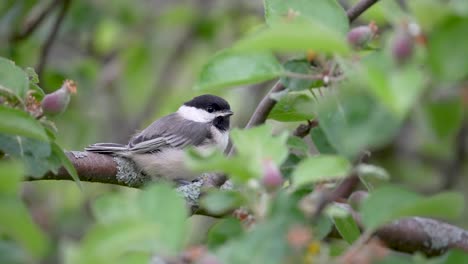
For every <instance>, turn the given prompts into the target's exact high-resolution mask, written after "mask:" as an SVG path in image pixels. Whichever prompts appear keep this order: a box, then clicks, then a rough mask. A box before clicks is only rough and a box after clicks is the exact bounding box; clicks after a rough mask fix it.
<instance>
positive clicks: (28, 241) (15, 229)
mask: <svg viewBox="0 0 468 264" xmlns="http://www.w3.org/2000/svg"><path fill="white" fill-rule="evenodd" d="M0 215H2V217H0V232H1V233H4V234H7V235H8V236H11V237H12V238H13V239H15V240H17V241H18V242H19V243H20V244H21V245H22V246H24V247H25V248H26V249H27V250H28V252H29V253H30V254H31V255H32V256H33V257H34V258H40V257H43V256H44V255H45V254H46V253H47V250H48V248H49V245H50V244H49V240H48V238H47V236H46V235H45V234H44V233H43V232H42V231H41V230H40V229H39V228H38V227H37V226H36V225H35V224H34V222H33V220H32V219H31V217H30V216H29V212H28V210H27V209H26V207H25V206H24V204H23V203H22V202H21V201H20V200H19V199H18V198H17V197H16V196H14V197H3V198H2V199H0Z"/></svg>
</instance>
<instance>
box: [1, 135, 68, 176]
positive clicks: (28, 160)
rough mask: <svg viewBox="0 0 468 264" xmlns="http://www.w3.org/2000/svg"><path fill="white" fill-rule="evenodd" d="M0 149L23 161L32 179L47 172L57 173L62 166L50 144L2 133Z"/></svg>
mask: <svg viewBox="0 0 468 264" xmlns="http://www.w3.org/2000/svg"><path fill="white" fill-rule="evenodd" d="M0 149H1V150H2V151H4V152H5V153H8V154H9V155H11V156H12V157H15V158H17V159H21V160H22V161H23V162H24V163H25V165H26V168H27V174H28V175H29V176H32V177H40V176H42V175H44V173H46V172H47V171H52V172H57V170H58V168H59V167H60V165H61V163H60V160H59V159H58V157H56V156H55V155H51V153H52V152H51V146H50V142H45V141H41V140H37V139H33V138H26V137H19V136H10V135H4V134H1V133H0Z"/></svg>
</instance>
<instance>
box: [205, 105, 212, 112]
mask: <svg viewBox="0 0 468 264" xmlns="http://www.w3.org/2000/svg"><path fill="white" fill-rule="evenodd" d="M206 111H208V113H213V111H214V109H213V107H211V106H208V108H207V109H206Z"/></svg>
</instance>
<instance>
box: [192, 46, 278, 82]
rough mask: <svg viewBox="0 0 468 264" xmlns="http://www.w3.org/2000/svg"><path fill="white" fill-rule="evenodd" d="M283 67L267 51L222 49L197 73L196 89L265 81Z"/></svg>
mask: <svg viewBox="0 0 468 264" xmlns="http://www.w3.org/2000/svg"><path fill="white" fill-rule="evenodd" d="M282 71H283V69H282V66H281V64H280V63H279V62H278V61H277V59H276V58H275V56H273V54H271V53H269V52H247V53H238V52H234V51H231V50H224V51H221V52H220V53H218V54H216V55H215V56H214V57H212V58H211V59H210V60H209V61H208V62H207V63H206V64H205V65H204V66H203V68H202V70H201V73H200V74H199V78H198V82H197V85H196V87H197V89H200V90H206V89H216V88H224V87H229V86H239V85H245V84H252V83H258V82H263V81H267V80H270V79H273V78H276V77H278V76H279V75H280V74H281V73H282Z"/></svg>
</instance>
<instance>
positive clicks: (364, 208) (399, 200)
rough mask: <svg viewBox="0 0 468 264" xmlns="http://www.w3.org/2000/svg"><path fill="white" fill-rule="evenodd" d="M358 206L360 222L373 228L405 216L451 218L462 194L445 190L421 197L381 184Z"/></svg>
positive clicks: (457, 207) (459, 207)
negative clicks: (380, 186)
mask: <svg viewBox="0 0 468 264" xmlns="http://www.w3.org/2000/svg"><path fill="white" fill-rule="evenodd" d="M360 208H361V216H362V221H363V223H364V225H365V226H366V227H367V228H369V229H371V230H373V229H375V228H377V227H379V226H381V225H383V224H385V223H388V222H391V221H393V220H396V219H399V218H402V217H408V216H427V217H437V218H445V219H454V218H456V217H458V216H459V215H460V213H461V211H462V209H463V197H462V195H460V194H457V193H453V192H446V193H440V194H437V195H434V196H432V197H429V198H424V197H421V196H420V195H418V194H415V193H412V192H409V191H406V190H403V189H400V188H397V187H394V186H385V187H382V188H378V189H376V190H375V191H374V192H372V193H371V194H370V196H369V197H368V198H367V199H365V200H364V201H363V203H362V205H361V207H360ZM382 208H385V210H382Z"/></svg>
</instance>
